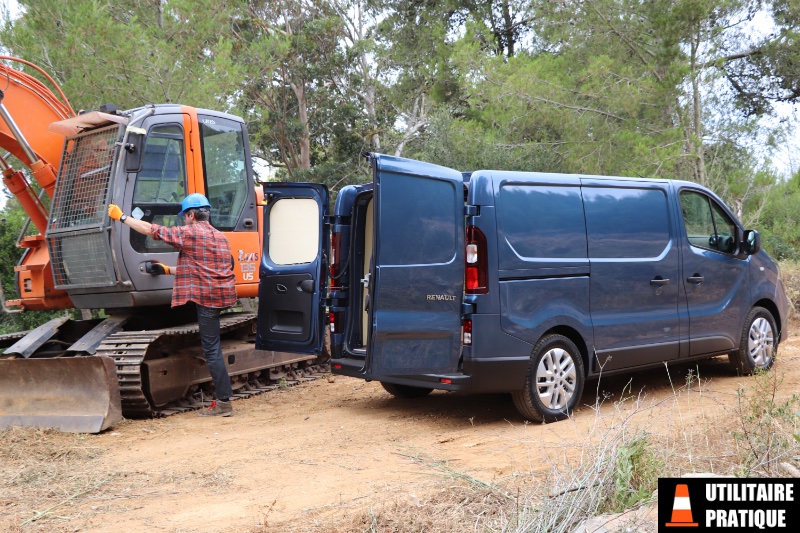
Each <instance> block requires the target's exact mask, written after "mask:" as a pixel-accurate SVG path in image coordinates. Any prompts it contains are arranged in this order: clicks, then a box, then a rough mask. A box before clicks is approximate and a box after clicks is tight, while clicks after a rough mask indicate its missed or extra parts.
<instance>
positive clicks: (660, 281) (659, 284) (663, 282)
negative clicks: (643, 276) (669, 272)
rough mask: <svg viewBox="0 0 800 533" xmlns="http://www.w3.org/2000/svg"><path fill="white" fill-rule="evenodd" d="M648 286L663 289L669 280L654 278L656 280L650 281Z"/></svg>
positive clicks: (659, 277)
mask: <svg viewBox="0 0 800 533" xmlns="http://www.w3.org/2000/svg"><path fill="white" fill-rule="evenodd" d="M650 285H652V286H653V287H663V286H664V285H669V279H664V278H662V277H661V276H656V279H651V280H650Z"/></svg>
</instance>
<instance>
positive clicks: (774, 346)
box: [728, 307, 779, 376]
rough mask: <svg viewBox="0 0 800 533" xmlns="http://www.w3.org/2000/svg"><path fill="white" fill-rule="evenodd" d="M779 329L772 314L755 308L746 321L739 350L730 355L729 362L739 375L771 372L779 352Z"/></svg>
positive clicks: (761, 308) (760, 308)
mask: <svg viewBox="0 0 800 533" xmlns="http://www.w3.org/2000/svg"><path fill="white" fill-rule="evenodd" d="M778 340H779V335H778V327H777V326H776V325H775V319H774V318H773V317H772V313H770V312H769V311H767V310H766V309H764V308H763V307H753V308H752V309H751V310H750V313H749V314H748V315H747V320H745V321H744V328H743V329H742V338H741V340H740V342H739V349H738V350H734V351H732V352H730V353H728V361H729V362H730V364H731V366H732V367H733V369H734V370H736V373H737V374H739V375H744V376H747V375H750V374H752V373H753V372H755V371H756V369H761V370H769V369H770V367H772V363H773V362H774V361H775V352H776V351H777V350H778Z"/></svg>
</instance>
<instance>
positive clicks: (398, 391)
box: [381, 381, 433, 398]
mask: <svg viewBox="0 0 800 533" xmlns="http://www.w3.org/2000/svg"><path fill="white" fill-rule="evenodd" d="M381 386H382V387H383V388H384V389H386V392H388V393H389V394H391V395H392V396H396V397H398V398H422V397H423V396H427V395H428V394H430V393H431V391H432V390H433V389H428V388H425V387H412V386H411V385H398V384H397V383H386V382H385V381H381Z"/></svg>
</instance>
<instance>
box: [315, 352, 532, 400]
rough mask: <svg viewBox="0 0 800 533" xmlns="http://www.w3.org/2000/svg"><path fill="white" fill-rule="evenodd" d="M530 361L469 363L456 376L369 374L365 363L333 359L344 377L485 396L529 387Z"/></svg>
mask: <svg viewBox="0 0 800 533" xmlns="http://www.w3.org/2000/svg"><path fill="white" fill-rule="evenodd" d="M529 364H530V359H529V358H527V357H526V358H500V357H496V358H489V359H478V360H465V361H464V365H463V366H464V369H463V372H459V373H453V374H379V373H371V372H367V371H365V369H364V360H363V359H354V358H346V357H342V358H334V359H331V372H332V373H334V374H339V375H343V376H350V377H354V378H360V379H365V380H367V381H385V382H387V383H396V384H398V385H409V386H411V387H423V388H428V389H438V390H448V391H463V392H469V393H482V392H493V393H496V392H514V391H518V390H522V388H523V387H524V386H525V377H526V375H527V372H528V365H529Z"/></svg>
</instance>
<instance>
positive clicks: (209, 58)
mask: <svg viewBox="0 0 800 533" xmlns="http://www.w3.org/2000/svg"><path fill="white" fill-rule="evenodd" d="M240 3H241V2H237V1H236V0H222V1H215V2H211V1H209V0H170V1H169V2H167V1H166V0H141V1H138V2H121V1H118V0H110V1H106V0H74V1H70V2H53V1H51V0H20V2H19V4H20V6H21V7H22V8H23V9H24V14H23V15H22V16H21V17H19V18H18V19H16V20H7V21H6V22H5V26H4V27H3V28H2V30H0V41H2V42H3V45H4V46H5V47H6V48H7V49H8V50H9V52H10V53H11V54H14V55H17V56H19V57H22V58H23V59H26V60H28V61H31V62H33V63H36V64H38V65H39V66H41V67H42V68H44V69H45V70H46V71H48V72H49V73H50V74H51V75H52V76H54V78H55V79H56V81H58V82H59V84H60V85H61V86H62V88H63V89H64V92H65V93H66V94H67V97H68V98H69V99H70V100H71V102H72V104H73V107H74V108H76V109H97V108H98V107H99V106H100V105H102V104H105V103H109V102H110V103H114V104H116V105H117V106H118V107H119V108H120V109H125V108H132V107H138V106H141V105H145V104H160V103H181V104H186V105H193V106H197V107H215V108H221V109H227V108H228V107H230V106H229V99H228V96H229V95H230V93H231V92H232V91H233V90H234V89H235V85H236V84H235V81H236V80H234V79H233V78H232V77H231V74H232V73H234V72H235V71H234V70H233V69H232V68H231V57H230V51H231V47H230V39H229V34H230V28H231V25H232V22H233V21H234V20H235V13H236V11H235V8H236V7H237V6H238V5H239V4H240Z"/></svg>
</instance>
